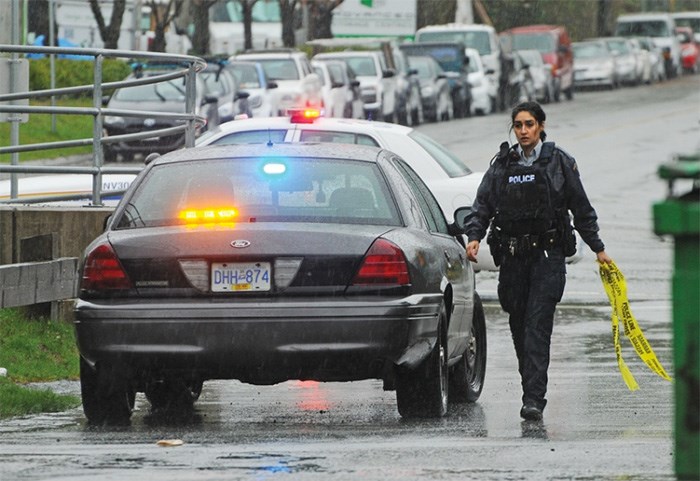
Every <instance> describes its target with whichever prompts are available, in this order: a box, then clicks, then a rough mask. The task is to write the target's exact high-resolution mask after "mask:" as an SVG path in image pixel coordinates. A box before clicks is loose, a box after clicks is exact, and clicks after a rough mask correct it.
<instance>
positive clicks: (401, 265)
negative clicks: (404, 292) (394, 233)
mask: <svg viewBox="0 0 700 481" xmlns="http://www.w3.org/2000/svg"><path fill="white" fill-rule="evenodd" d="M410 283H411V278H410V276H409V274H408V263H407V262H406V256H405V255H404V253H403V251H402V250H401V249H399V247H398V246H397V245H396V244H394V243H393V242H389V241H388V240H386V239H377V240H376V241H374V243H373V244H372V246H371V247H370V248H369V250H368V251H367V254H365V257H364V259H362V264H361V265H360V269H359V270H358V271H357V274H355V278H354V279H353V280H352V285H355V286H358V285H359V286H361V285H378V284H381V285H393V286H395V285H399V286H405V285H408V284H410Z"/></svg>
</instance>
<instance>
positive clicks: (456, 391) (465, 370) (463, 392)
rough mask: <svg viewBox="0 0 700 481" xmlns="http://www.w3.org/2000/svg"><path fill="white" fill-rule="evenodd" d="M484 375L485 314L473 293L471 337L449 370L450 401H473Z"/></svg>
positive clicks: (481, 384) (477, 297) (475, 294)
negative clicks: (465, 348)
mask: <svg viewBox="0 0 700 481" xmlns="http://www.w3.org/2000/svg"><path fill="white" fill-rule="evenodd" d="M485 377H486V316H485V315H484V306H483V304H482V303H481V298H480V297H479V294H477V293H476V292H475V293H474V316H473V319H472V330H471V338H470V339H469V344H468V346H467V350H466V351H465V352H464V354H463V355H462V359H460V360H459V362H458V363H457V364H455V365H454V366H452V368H451V371H450V377H449V379H450V389H449V393H450V397H449V400H450V402H455V403H464V402H475V401H476V400H477V399H479V396H481V391H482V389H483V387H484V378H485Z"/></svg>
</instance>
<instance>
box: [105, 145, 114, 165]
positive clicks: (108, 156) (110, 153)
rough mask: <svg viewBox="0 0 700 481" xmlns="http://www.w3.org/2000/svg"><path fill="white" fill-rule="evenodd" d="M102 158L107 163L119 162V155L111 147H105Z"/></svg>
mask: <svg viewBox="0 0 700 481" xmlns="http://www.w3.org/2000/svg"><path fill="white" fill-rule="evenodd" d="M102 157H103V158H104V161H105V162H116V161H117V153H116V152H115V151H114V150H112V149H110V148H109V147H103V148H102Z"/></svg>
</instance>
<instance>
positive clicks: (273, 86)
mask: <svg viewBox="0 0 700 481" xmlns="http://www.w3.org/2000/svg"><path fill="white" fill-rule="evenodd" d="M267 88H269V89H276V88H277V82H275V81H273V80H271V81H269V82H268V83H267Z"/></svg>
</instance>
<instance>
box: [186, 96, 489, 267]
mask: <svg viewBox="0 0 700 481" xmlns="http://www.w3.org/2000/svg"><path fill="white" fill-rule="evenodd" d="M288 114H289V115H288V116H286V117H271V118H264V119H255V118H252V119H244V120H237V121H234V122H227V123H224V124H221V125H220V126H219V127H218V128H215V129H212V130H210V131H208V132H206V133H205V134H203V135H202V136H201V137H200V138H199V139H197V141H196V146H205V145H215V144H251V143H259V144H267V143H273V144H276V143H280V142H330V143H343V144H360V145H370V146H375V147H381V148H384V149H387V150H391V151H392V152H395V153H396V154H398V155H399V156H400V157H402V158H403V159H404V160H405V161H406V162H407V163H408V164H409V165H410V166H411V168H412V169H413V170H415V171H416V173H417V174H418V175H419V176H420V177H421V179H423V181H424V182H425V183H426V184H427V185H428V187H429V188H430V190H431V191H432V192H433V195H434V196H435V197H436V199H437V201H438V202H439V204H440V207H441V208H442V211H443V212H444V214H445V216H446V217H447V218H448V221H450V222H451V221H452V214H453V213H454V211H455V210H456V209H457V208H459V207H464V206H470V205H471V204H472V202H473V200H474V198H475V196H476V191H477V189H478V188H479V184H480V183H481V179H482V177H483V173H481V172H473V171H472V170H471V169H470V168H469V167H468V166H467V165H465V164H464V162H462V161H461V160H460V159H459V158H458V157H457V156H456V155H455V154H454V153H452V152H450V151H449V150H447V149H446V148H445V147H443V146H442V145H441V144H439V143H438V142H436V141H435V140H433V139H432V138H430V137H428V136H427V135H425V134H423V133H422V132H419V131H417V130H415V129H413V128H411V127H406V126H402V125H397V124H390V123H386V122H377V121H371V120H362V119H340V118H328V117H321V115H320V111H318V110H316V109H298V110H290V111H288ZM483 248H487V245H486V243H485V242H484V243H483ZM474 268H475V270H498V269H497V267H496V266H495V265H494V264H493V260H492V259H491V256H490V254H489V253H488V251H484V250H483V249H482V255H480V256H479V262H478V263H477V264H475V266H474Z"/></svg>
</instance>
